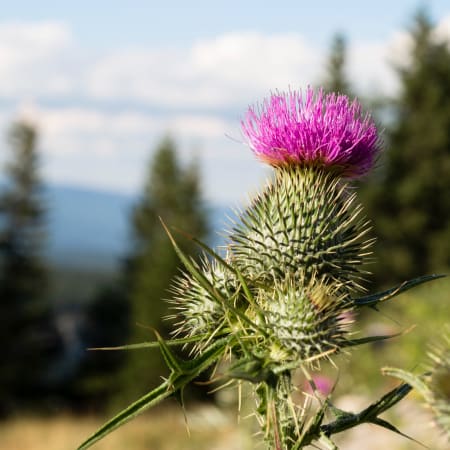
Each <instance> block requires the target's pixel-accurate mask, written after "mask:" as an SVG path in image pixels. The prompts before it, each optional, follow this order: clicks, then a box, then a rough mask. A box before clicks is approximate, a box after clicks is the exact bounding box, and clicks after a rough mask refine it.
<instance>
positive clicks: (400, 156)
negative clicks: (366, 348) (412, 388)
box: [365, 12, 450, 284]
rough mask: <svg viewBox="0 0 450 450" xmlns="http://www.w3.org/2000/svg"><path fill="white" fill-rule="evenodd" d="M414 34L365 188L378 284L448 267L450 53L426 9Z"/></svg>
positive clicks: (449, 218)
mask: <svg viewBox="0 0 450 450" xmlns="http://www.w3.org/2000/svg"><path fill="white" fill-rule="evenodd" d="M412 38H413V50H412V53H411V61H410V63H409V64H408V65H407V66H406V67H402V68H399V69H398V73H399V76H400V80H401V84H402V91H401V94H400V97H399V99H398V102H397V104H396V105H395V106H396V108H395V109H396V110H397V116H396V118H395V120H394V122H393V124H392V127H391V128H390V129H388V131H387V139H386V140H387V151H386V154H385V161H384V163H383V165H382V172H380V173H379V174H378V177H377V179H376V180H374V181H373V183H372V186H371V188H370V189H369V190H368V191H366V202H365V203H366V204H367V206H368V209H369V215H370V217H371V218H373V219H374V225H375V232H376V235H377V236H378V237H379V240H378V248H377V249H376V253H377V260H378V261H379V264H378V267H377V268H376V270H374V272H375V273H376V274H377V275H380V277H379V278H378V282H379V283H383V284H385V283H387V282H392V281H394V280H395V281H398V280H399V279H407V278H411V277H414V276H418V275H420V274H422V273H431V272H434V271H439V270H441V271H442V270H445V268H448V267H449V266H450V195H449V193H450V51H449V46H448V42H438V41H437V39H436V37H435V35H434V33H433V24H432V23H431V21H430V19H429V18H428V17H427V15H426V14H425V13H424V12H420V13H419V14H418V15H417V16H416V19H415V22H414V26H413V28H412Z"/></svg>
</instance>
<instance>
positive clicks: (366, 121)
mask: <svg viewBox="0 0 450 450" xmlns="http://www.w3.org/2000/svg"><path fill="white" fill-rule="evenodd" d="M241 126H242V132H243V134H244V136H245V137H246V138H247V140H248V143H249V145H250V148H251V149H252V150H253V152H254V153H255V154H256V155H257V156H258V157H259V158H260V159H262V160H263V161H265V162H267V163H269V164H271V165H273V166H275V167H276V166H286V165H313V166H323V167H326V168H330V169H332V170H335V171H337V172H338V173H340V174H341V175H343V176H346V177H350V178H351V177H358V176H361V175H364V174H365V173H367V172H368V171H369V170H370V169H371V167H372V165H373V163H374V159H375V157H376V155H377V153H378V151H379V147H380V145H379V144H380V142H379V138H378V132H377V128H376V126H375V124H374V122H373V120H372V118H371V117H370V115H368V114H366V115H364V114H363V113H362V111H361V105H360V104H359V103H358V102H357V101H356V100H354V101H353V102H351V101H350V100H349V98H348V97H346V96H345V95H337V94H324V92H323V91H322V90H321V89H320V90H319V91H318V92H317V93H315V92H314V90H313V89H311V88H309V89H307V91H306V93H305V94H304V95H303V93H302V92H301V91H289V92H277V93H275V94H273V95H271V96H270V97H269V98H267V99H265V100H264V102H263V103H262V104H260V105H258V106H257V107H250V108H249V110H248V112H247V114H246V116H245V118H244V119H243V120H242V121H241Z"/></svg>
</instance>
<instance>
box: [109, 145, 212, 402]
mask: <svg viewBox="0 0 450 450" xmlns="http://www.w3.org/2000/svg"><path fill="white" fill-rule="evenodd" d="M160 218H162V219H163V220H164V221H165V222H166V223H167V224H168V225H169V226H170V227H176V228H178V229H180V230H182V231H184V232H187V233H192V234H194V235H196V236H199V237H201V238H203V237H205V235H206V233H207V231H208V230H207V228H208V227H207V219H206V210H205V205H204V202H203V200H202V196H201V192H200V177H199V172H198V166H197V164H196V162H195V161H194V162H193V163H191V165H190V166H188V167H186V168H183V167H182V166H181V165H180V163H179V161H178V160H177V157H176V150H175V145H174V143H173V141H172V140H171V139H169V138H166V139H164V140H163V141H162V142H161V144H160V146H159V148H158V149H157V151H156V153H155V155H154V157H153V159H152V161H151V164H150V167H149V171H148V175H147V180H146V183H145V187H144V191H143V193H142V196H141V199H140V200H139V202H138V204H137V205H136V207H135V208H134V211H133V214H132V233H133V248H132V251H131V254H130V255H129V257H128V259H127V262H126V268H125V290H126V291H127V298H128V301H129V303H130V307H131V312H130V316H131V318H130V323H131V336H130V339H129V341H130V342H141V341H143V340H148V338H149V336H151V335H152V334H153V332H152V329H158V330H160V331H161V333H162V334H163V335H166V334H167V326H166V322H163V317H164V316H166V315H167V302H165V301H164V299H165V298H167V297H168V296H169V294H168V288H169V285H170V280H171V279H172V278H173V277H174V276H175V275H176V274H177V273H178V271H179V267H180V262H179V260H178V257H177V255H176V253H175V252H174V250H173V248H172V246H171V244H170V241H169V239H168V238H167V235H166V233H165V232H164V229H163V227H162V225H161V222H160ZM184 250H186V251H188V252H190V253H191V254H193V255H195V254H196V252H197V253H198V250H197V249H194V245H193V244H192V243H186V246H185V247H184ZM194 257H195V256H194ZM101 345H102V346H103V344H101ZM106 345H107V344H106ZM128 356H129V357H128V359H127V361H126V364H125V369H124V371H123V373H122V375H121V376H122V385H121V387H120V389H118V390H117V399H116V400H117V401H120V402H121V403H122V401H123V400H125V401H126V400H128V401H130V400H132V399H134V398H136V397H137V396H139V395H142V393H143V392H146V391H147V390H148V388H149V386H152V385H155V384H156V383H158V382H159V380H160V376H161V374H162V373H164V370H163V367H164V365H163V361H162V360H161V358H160V357H159V356H158V355H157V354H155V353H150V352H149V353H148V355H142V354H135V353H134V354H130V355H128Z"/></svg>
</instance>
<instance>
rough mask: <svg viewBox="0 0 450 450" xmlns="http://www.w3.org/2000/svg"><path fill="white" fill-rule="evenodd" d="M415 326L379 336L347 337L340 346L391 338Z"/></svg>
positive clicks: (352, 345) (407, 331) (351, 345)
mask: <svg viewBox="0 0 450 450" xmlns="http://www.w3.org/2000/svg"><path fill="white" fill-rule="evenodd" d="M413 328H415V326H412V327H409V328H408V329H406V330H404V331H400V332H398V333H393V334H384V335H379V336H367V337H363V338H359V339H347V340H346V341H344V342H343V344H342V347H354V346H356V345H363V344H370V343H372V342H379V341H385V340H387V339H392V338H394V337H398V336H402V335H404V334H406V333H409V332H410V331H411V330H412V329H413Z"/></svg>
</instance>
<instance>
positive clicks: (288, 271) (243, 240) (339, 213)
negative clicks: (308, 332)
mask: <svg viewBox="0 0 450 450" xmlns="http://www.w3.org/2000/svg"><path fill="white" fill-rule="evenodd" d="M368 230H369V224H368V222H367V221H366V220H365V219H364V217H362V207H361V206H360V205H358V204H357V202H356V198H355V194H352V193H351V192H350V188H349V186H348V185H347V184H346V183H345V182H343V181H342V180H341V179H340V178H337V177H335V176H334V175H333V174H331V173H326V172H323V171H321V170H317V169H314V168H305V167H299V166H293V167H291V168H278V169H277V170H276V172H275V179H274V180H273V181H271V182H270V183H269V185H268V186H267V187H266V189H265V190H264V191H263V193H262V194H260V195H259V196H257V197H256V198H255V200H254V201H253V202H252V204H251V205H250V206H249V207H248V208H247V209H246V210H245V211H244V213H243V214H242V216H241V219H240V221H239V222H238V223H236V224H235V226H234V229H233V231H232V233H231V236H230V241H231V242H230V249H231V254H232V262H233V263H234V264H236V265H237V267H239V269H240V270H241V271H242V272H243V274H244V275H245V276H246V277H248V278H249V279H251V280H253V281H255V282H258V283H261V284H263V285H271V284H272V283H273V282H274V281H282V280H284V279H286V278H292V279H294V280H297V281H300V280H304V279H305V280H308V279H311V277H312V276H313V274H314V276H316V277H317V278H319V279H323V280H324V281H325V282H326V283H328V284H335V283H338V284H339V285H341V286H344V287H345V288H346V289H348V291H349V292H351V291H355V290H361V289H362V286H361V281H362V280H363V279H364V275H365V274H366V273H367V272H365V271H364V269H363V267H362V266H363V264H365V263H366V262H367V261H368V256H369V254H370V252H368V248H369V247H370V244H371V242H372V241H371V240H364V239H363V237H364V235H365V234H366V233H367V232H368Z"/></svg>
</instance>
